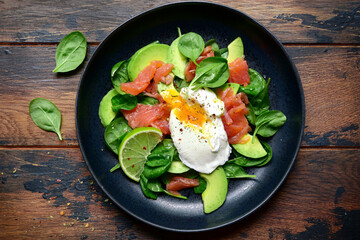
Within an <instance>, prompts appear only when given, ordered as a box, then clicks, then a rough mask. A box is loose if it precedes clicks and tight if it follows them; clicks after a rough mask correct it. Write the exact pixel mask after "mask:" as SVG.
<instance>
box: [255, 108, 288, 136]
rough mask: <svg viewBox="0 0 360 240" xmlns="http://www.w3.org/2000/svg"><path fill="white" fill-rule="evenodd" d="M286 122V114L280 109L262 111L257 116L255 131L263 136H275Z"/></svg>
mask: <svg viewBox="0 0 360 240" xmlns="http://www.w3.org/2000/svg"><path fill="white" fill-rule="evenodd" d="M285 122H286V116H285V115H284V114H283V113H282V112H281V111H278V110H270V111H266V112H264V113H262V114H261V115H259V116H258V117H257V118H256V121H255V131H254V134H253V136H254V137H255V135H256V134H258V135H260V136H263V137H271V136H273V135H274V134H275V133H276V132H277V131H278V130H279V129H280V128H281V127H282V126H283V125H284V124H285Z"/></svg>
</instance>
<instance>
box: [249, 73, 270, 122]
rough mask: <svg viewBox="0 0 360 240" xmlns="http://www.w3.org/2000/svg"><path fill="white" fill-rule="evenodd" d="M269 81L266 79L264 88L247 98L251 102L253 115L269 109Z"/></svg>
mask: <svg viewBox="0 0 360 240" xmlns="http://www.w3.org/2000/svg"><path fill="white" fill-rule="evenodd" d="M269 83H270V78H269V80H268V81H267V83H266V86H265V88H264V89H263V90H262V91H261V92H260V93H259V94H258V95H257V96H256V97H254V98H250V99H249V101H250V102H251V104H252V107H253V110H254V112H255V115H260V114H261V113H263V112H265V111H267V110H269V108H270V100H269V92H268V87H269Z"/></svg>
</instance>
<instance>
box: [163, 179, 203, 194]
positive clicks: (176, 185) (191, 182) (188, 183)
mask: <svg viewBox="0 0 360 240" xmlns="http://www.w3.org/2000/svg"><path fill="white" fill-rule="evenodd" d="M196 186H199V180H198V179H191V178H185V177H181V176H175V177H173V178H171V179H170V182H169V183H168V184H166V190H167V191H168V192H170V193H172V194H174V195H178V196H180V195H181V194H180V193H179V192H178V191H180V190H181V189H184V188H190V187H196Z"/></svg>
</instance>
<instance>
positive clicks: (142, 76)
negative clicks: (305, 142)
mask: <svg viewBox="0 0 360 240" xmlns="http://www.w3.org/2000/svg"><path fill="white" fill-rule="evenodd" d="M163 64H164V63H163V62H162V61H157V60H156V61H151V63H150V65H148V66H147V67H145V68H144V69H143V70H142V71H140V73H139V74H138V76H137V77H136V78H135V79H134V81H132V82H126V83H122V84H121V90H122V91H124V92H126V93H128V94H131V95H134V96H136V95H138V94H139V93H141V92H143V91H145V89H146V88H147V87H148V86H149V84H150V82H151V80H152V79H153V78H154V76H155V73H156V70H157V69H158V68H160V67H161V66H162V65H163Z"/></svg>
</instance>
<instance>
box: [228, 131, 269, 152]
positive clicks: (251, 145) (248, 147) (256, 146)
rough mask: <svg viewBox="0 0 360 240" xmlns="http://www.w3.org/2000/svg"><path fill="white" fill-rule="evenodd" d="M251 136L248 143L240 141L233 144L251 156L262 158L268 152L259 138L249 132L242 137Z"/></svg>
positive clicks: (236, 148)
mask: <svg viewBox="0 0 360 240" xmlns="http://www.w3.org/2000/svg"><path fill="white" fill-rule="evenodd" d="M245 138H250V139H249V140H248V141H247V142H246V143H244V144H243V143H238V144H233V145H232V146H233V147H234V149H235V150H236V151H237V152H238V153H240V154H242V155H244V156H245V157H249V158H261V157H264V156H266V154H267V152H266V150H265V149H264V147H263V146H262V145H261V143H260V141H259V139H258V138H257V137H256V136H255V138H254V137H253V136H252V135H250V134H249V133H247V134H246V135H245V136H244V137H243V138H242V139H245ZM253 138H254V141H253Z"/></svg>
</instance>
